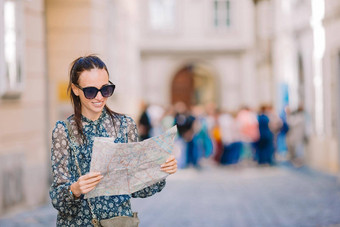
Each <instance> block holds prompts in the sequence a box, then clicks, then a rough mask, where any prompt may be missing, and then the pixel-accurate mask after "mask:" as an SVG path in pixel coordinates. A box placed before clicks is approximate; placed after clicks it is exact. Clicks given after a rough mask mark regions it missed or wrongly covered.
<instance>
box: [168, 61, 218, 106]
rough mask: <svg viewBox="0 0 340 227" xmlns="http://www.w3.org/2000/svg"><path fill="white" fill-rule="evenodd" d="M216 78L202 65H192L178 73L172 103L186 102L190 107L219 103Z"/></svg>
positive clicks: (174, 79) (172, 86)
mask: <svg viewBox="0 0 340 227" xmlns="http://www.w3.org/2000/svg"><path fill="white" fill-rule="evenodd" d="M217 90H218V89H216V82H215V77H214V76H213V75H212V73H211V70H210V69H209V68H208V67H207V66H205V65H204V64H201V63H190V64H187V65H185V66H184V67H182V68H181V69H180V70H178V71H177V73H176V74H175V76H174V77H173V81H172V85H171V103H172V104H175V103H176V102H184V103H185V104H186V105H187V106H188V107H189V106H192V105H197V104H206V103H209V102H214V103H217Z"/></svg>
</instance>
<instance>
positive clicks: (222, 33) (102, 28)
mask: <svg viewBox="0 0 340 227" xmlns="http://www.w3.org/2000/svg"><path fill="white" fill-rule="evenodd" d="M318 2H323V1H319V0H253V1H252V0H199V1H194V2H193V1H190V0H181V1H179V0H138V1H137V0H129V1H127V0H100V1H98V0H72V1H69V0H21V1H19V0H0V9H1V12H2V13H1V14H0V15H1V16H0V22H1V24H2V25H4V26H0V29H1V30H0V42H1V45H0V66H1V67H0V94H1V97H2V98H0V116H1V118H0V119H1V120H0V215H2V214H5V213H7V212H11V211H12V210H16V209H20V208H23V207H32V206H35V205H37V204H41V203H42V202H44V201H46V200H47V189H48V186H49V185H48V184H49V183H48V176H49V172H50V167H49V157H50V150H49V146H50V145H49V143H50V134H51V130H52V128H53V127H54V124H55V122H56V121H57V120H60V119H65V118H66V117H67V116H68V115H69V114H70V113H71V112H72V108H71V106H70V103H69V101H68V98H67V94H66V92H65V89H66V88H67V82H68V70H69V66H70V63H71V62H72V61H73V60H74V59H75V58H77V57H79V56H81V55H86V54H92V53H94V54H98V55H99V56H100V57H101V58H102V59H103V60H104V61H105V62H106V63H107V66H108V68H109V72H110V79H111V80H112V81H113V82H114V83H115V84H116V86H117V89H116V93H115V94H114V96H113V97H112V98H110V100H109V105H110V106H111V107H112V108H113V109H114V110H115V111H117V112H123V113H127V114H129V115H131V116H134V117H136V116H137V114H138V113H139V102H140V101H141V100H144V101H146V102H147V103H150V104H158V105H162V106H167V105H170V104H172V103H175V102H177V101H184V102H185V103H187V104H188V105H189V104H197V103H208V102H215V103H216V104H218V106H219V107H220V108H221V109H223V110H228V111H235V110H238V109H239V107H241V106H243V105H248V106H250V107H252V108H257V107H258V106H259V105H260V104H263V103H267V104H273V105H274V106H275V107H276V109H277V110H278V111H280V109H281V108H283V107H284V106H285V105H289V106H290V108H291V109H292V110H294V109H296V108H297V107H298V106H299V105H300V104H301V105H303V106H304V107H305V111H306V116H308V119H307V120H308V125H309V127H308V129H307V131H308V133H309V136H310V139H309V146H308V150H307V157H308V164H309V165H311V166H313V167H315V168H317V169H321V170H323V171H327V172H331V173H338V172H339V163H340V158H339V145H338V141H339V139H340V132H339V131H340V119H339V111H340V101H339V98H338V97H339V95H340V94H339V86H340V82H339V79H338V78H339V75H338V74H339V72H340V70H339V69H340V57H339V56H340V55H339V46H340V43H339V42H340V41H338V39H336V36H334V35H333V34H336V32H337V30H338V29H340V18H338V17H339V15H338V12H340V11H339V9H340V4H339V3H338V1H337V0H325V2H324V3H325V5H324V6H325V10H324V11H322V6H320V5H317V3H318ZM315 4H316V5H315ZM320 7H321V8H320ZM316 9H319V10H316ZM320 9H321V10H320ZM320 12H325V13H324V15H322V13H321V15H320ZM322 37H324V39H323V38H322ZM320 40H321V41H320ZM322 40H324V41H322ZM288 94H289V95H288ZM287 97H289V98H287Z"/></svg>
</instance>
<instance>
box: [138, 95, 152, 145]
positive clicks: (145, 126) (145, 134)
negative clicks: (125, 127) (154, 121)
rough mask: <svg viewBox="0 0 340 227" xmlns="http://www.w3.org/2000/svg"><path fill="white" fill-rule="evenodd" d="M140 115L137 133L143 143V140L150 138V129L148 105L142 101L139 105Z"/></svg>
mask: <svg viewBox="0 0 340 227" xmlns="http://www.w3.org/2000/svg"><path fill="white" fill-rule="evenodd" d="M141 109H142V114H141V115H140V117H139V120H138V131H139V136H140V140H141V141H143V140H145V139H148V138H150V131H151V129H152V125H151V120H150V117H149V114H148V112H147V109H148V105H147V104H146V103H145V102H144V101H142V103H141Z"/></svg>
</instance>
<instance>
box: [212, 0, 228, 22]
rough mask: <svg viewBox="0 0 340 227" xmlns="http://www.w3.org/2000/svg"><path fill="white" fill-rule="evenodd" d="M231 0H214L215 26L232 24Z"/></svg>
mask: <svg viewBox="0 0 340 227" xmlns="http://www.w3.org/2000/svg"><path fill="white" fill-rule="evenodd" d="M230 7H231V1H230V0H214V25H215V27H218V28H219V27H227V28H229V27H230V26H231V23H232V21H231V11H230V9H231V8H230Z"/></svg>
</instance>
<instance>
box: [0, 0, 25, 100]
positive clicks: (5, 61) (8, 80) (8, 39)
mask: <svg viewBox="0 0 340 227" xmlns="http://www.w3.org/2000/svg"><path fill="white" fill-rule="evenodd" d="M21 2H22V1H20V0H5V1H3V5H2V10H3V13H2V15H3V18H2V21H1V23H2V24H3V31H2V32H1V33H2V35H3V37H2V39H1V42H2V43H1V45H2V48H1V50H2V51H1V52H2V53H1V55H2V56H1V58H0V59H2V62H1V66H2V67H1V68H2V70H1V74H0V96H1V97H3V98H17V97H19V96H20V93H21V91H22V87H23V69H22V66H23V62H22V59H23V53H22V37H21V36H22V22H21V19H20V18H21V16H22V3H21Z"/></svg>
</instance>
